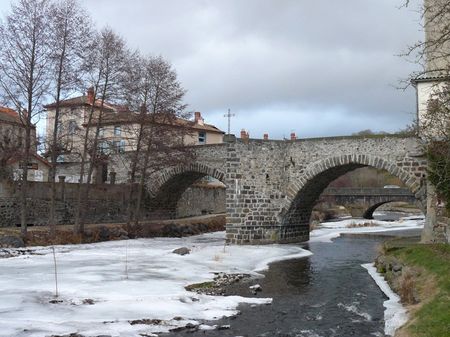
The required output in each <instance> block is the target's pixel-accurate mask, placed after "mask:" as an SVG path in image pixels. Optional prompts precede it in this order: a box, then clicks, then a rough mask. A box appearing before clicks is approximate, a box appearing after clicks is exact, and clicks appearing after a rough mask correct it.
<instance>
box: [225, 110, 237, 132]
mask: <svg viewBox="0 0 450 337" xmlns="http://www.w3.org/2000/svg"><path fill="white" fill-rule="evenodd" d="M234 116H236V115H235V114H232V113H231V110H230V109H228V113H227V114H225V115H223V117H227V118H228V134H230V133H231V117H234Z"/></svg>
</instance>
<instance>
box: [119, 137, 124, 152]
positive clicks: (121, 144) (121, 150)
mask: <svg viewBox="0 0 450 337" xmlns="http://www.w3.org/2000/svg"><path fill="white" fill-rule="evenodd" d="M119 152H120V153H123V152H125V141H124V140H121V141H120V147H119Z"/></svg>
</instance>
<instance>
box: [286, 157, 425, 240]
mask: <svg viewBox="0 0 450 337" xmlns="http://www.w3.org/2000/svg"><path fill="white" fill-rule="evenodd" d="M367 166H370V167H374V168H376V169H379V170H385V171H387V172H389V173H390V174H391V175H393V176H396V177H397V178H399V179H400V180H401V181H402V182H403V184H404V185H405V187H406V188H408V189H409V190H410V191H411V192H412V193H413V194H414V196H415V198H416V199H417V204H418V205H419V206H420V208H421V209H425V208H426V195H424V193H421V191H422V190H421V186H420V184H419V183H418V179H417V177H414V176H411V175H410V174H408V173H407V172H405V171H404V170H402V169H401V168H400V167H399V166H397V165H395V164H393V163H390V162H388V161H386V160H384V159H382V158H379V157H372V156H366V155H359V156H351V155H345V156H339V157H332V158H326V159H323V160H321V161H319V162H315V163H312V164H311V165H309V166H308V167H307V168H306V170H305V172H304V173H303V175H302V176H303V177H304V179H301V180H300V182H297V181H296V182H293V183H291V184H290V186H289V187H288V191H290V192H289V193H288V196H287V198H288V200H289V201H290V205H289V207H288V208H287V209H286V210H282V212H281V213H280V220H281V233H280V234H281V235H280V239H281V241H282V242H290V241H294V240H292V239H290V238H291V237H292V238H293V237H295V238H296V239H295V241H306V240H308V239H309V232H310V219H311V214H312V211H313V208H314V206H315V204H316V202H317V201H318V200H319V196H320V195H321V193H322V192H323V191H324V190H325V189H326V188H327V186H328V185H329V184H330V183H331V182H332V181H334V180H336V179H337V178H339V177H340V176H342V175H344V174H346V173H348V172H351V171H354V170H356V169H358V168H362V167H367ZM392 201H394V200H392ZM387 202H390V201H386V202H382V203H379V204H378V205H373V206H372V207H370V208H369V209H368V210H367V211H366V214H365V215H366V216H370V215H373V211H375V209H376V208H378V207H379V206H381V205H382V204H384V203H387Z"/></svg>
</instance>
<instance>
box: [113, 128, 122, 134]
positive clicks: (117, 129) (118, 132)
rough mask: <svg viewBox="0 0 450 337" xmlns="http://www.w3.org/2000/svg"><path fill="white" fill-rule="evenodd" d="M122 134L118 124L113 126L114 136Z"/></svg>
mask: <svg viewBox="0 0 450 337" xmlns="http://www.w3.org/2000/svg"><path fill="white" fill-rule="evenodd" d="M121 134H122V128H121V127H120V125H116V126H114V136H120V135H121Z"/></svg>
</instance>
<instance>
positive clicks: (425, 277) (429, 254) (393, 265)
mask: <svg viewBox="0 0 450 337" xmlns="http://www.w3.org/2000/svg"><path fill="white" fill-rule="evenodd" d="M415 241H416V240H414V238H406V239H405V238H401V239H393V240H389V241H386V242H385V243H384V244H383V245H382V249H381V254H380V256H379V257H378V258H377V259H376V262H375V264H376V267H377V270H378V272H380V273H381V274H383V275H384V277H385V279H386V281H387V282H388V283H389V285H390V287H391V288H392V289H393V290H394V291H395V292H396V293H397V294H398V295H399V296H400V298H401V301H402V303H403V304H404V305H405V307H406V308H407V309H408V311H409V320H408V322H407V323H406V324H405V325H404V326H403V327H401V328H400V329H399V330H397V333H396V334H395V336H396V337H447V336H448V332H449V331H450V246H449V245H445V244H431V245H424V244H418V243H416V242H415Z"/></svg>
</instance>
